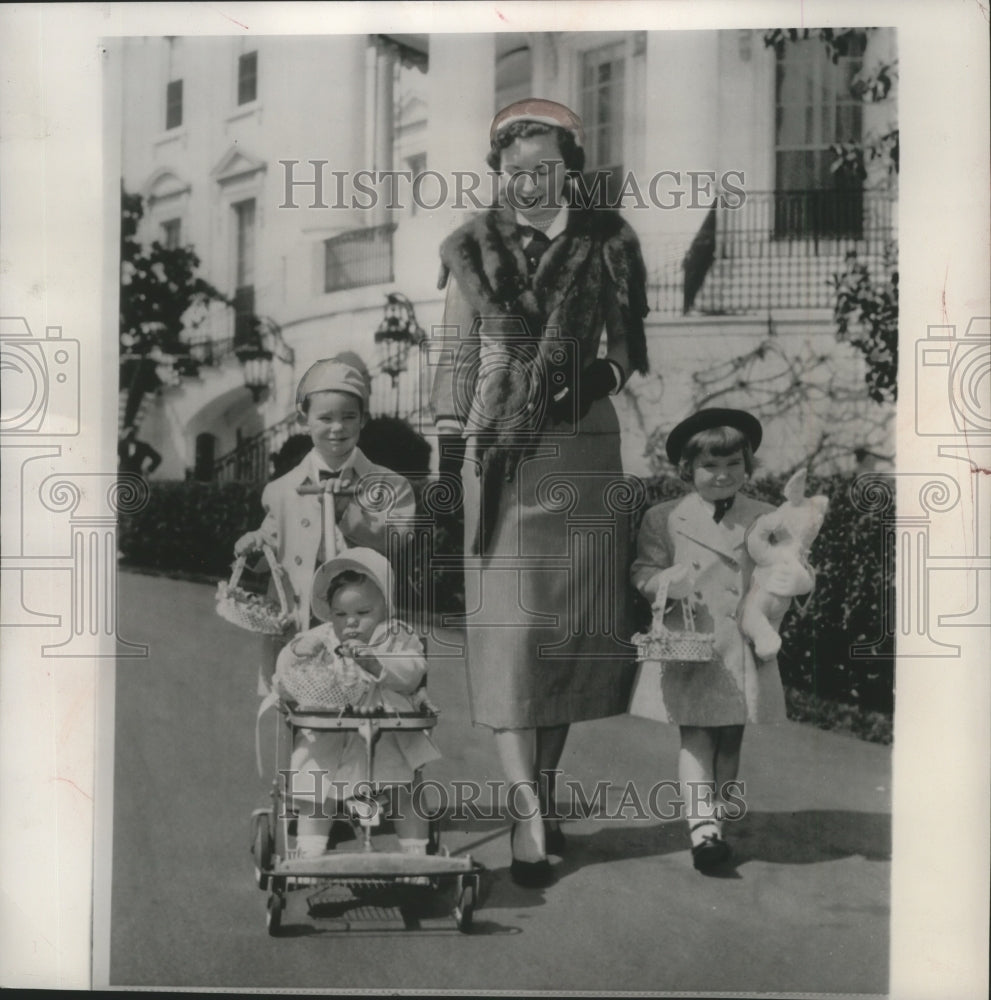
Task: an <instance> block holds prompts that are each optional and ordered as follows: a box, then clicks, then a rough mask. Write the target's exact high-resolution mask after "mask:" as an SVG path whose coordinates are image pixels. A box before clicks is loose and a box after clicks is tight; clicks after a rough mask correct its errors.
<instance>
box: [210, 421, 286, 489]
mask: <svg viewBox="0 0 991 1000" xmlns="http://www.w3.org/2000/svg"><path fill="white" fill-rule="evenodd" d="M299 430H300V428H299V423H298V422H297V420H296V414H295V413H290V414H289V416H288V417H286V418H285V419H284V420H280V421H279V422H278V423H277V424H273V425H272V426H271V427H267V428H266V429H265V430H263V431H262V432H261V433H259V434H256V435H254V437H250V438H248V439H247V440H245V441H242V442H241V444H240V445H238V447H237V448H235V449H234V450H233V451H229V452H228V453H227V454H226V455H222V456H221V457H220V458H218V459H217V461H216V462H215V463H214V465H213V478H214V479H215V480H216V481H217V482H220V483H229V482H251V483H264V482H267V481H268V480H269V479H270V478H271V476H272V471H273V470H272V463H271V456H272V455H274V454H276V453H277V452H278V451H279V449H280V448H281V447H282V446H283V445H284V444H285V443H286V441H288V440H289V438H290V437H292V435H293V434H297V433H299Z"/></svg>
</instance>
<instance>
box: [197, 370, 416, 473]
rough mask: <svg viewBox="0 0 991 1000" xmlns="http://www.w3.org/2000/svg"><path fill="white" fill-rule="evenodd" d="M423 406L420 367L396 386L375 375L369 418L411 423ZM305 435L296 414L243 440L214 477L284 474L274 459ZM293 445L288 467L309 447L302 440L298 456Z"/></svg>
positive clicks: (408, 372) (222, 461)
mask: <svg viewBox="0 0 991 1000" xmlns="http://www.w3.org/2000/svg"><path fill="white" fill-rule="evenodd" d="M423 403H424V401H423V399H422V398H421V392H420V367H419V366H418V365H411V366H410V368H409V369H407V370H406V371H404V372H402V373H401V374H400V375H399V376H398V378H397V380H396V383H395V384H393V381H392V378H391V376H389V375H387V374H386V373H384V372H381V371H373V372H372V386H371V398H370V400H369V404H368V412H369V415H370V416H372V417H377V416H389V417H393V416H395V417H402V418H403V419H406V420H412V418H414V417H417V416H418V415H419V414H420V411H421V409H422V407H423ZM414 422H415V421H414ZM303 434H304V432H303V431H302V429H301V428H300V426H299V424H298V423H297V421H296V415H295V414H294V413H291V414H290V415H289V416H288V417H286V418H285V419H283V420H280V421H279V422H278V423H276V424H273V425H272V426H271V427H268V428H266V429H265V430H263V431H262V432H261V433H259V434H256V435H255V436H254V437H250V438H248V439H247V440H245V441H242V442H241V444H240V445H238V447H237V448H235V449H233V450H232V451H230V452H228V453H227V454H226V455H222V456H221V457H220V458H219V459H217V460H216V462H214V464H213V472H212V475H213V478H214V479H215V480H217V481H218V482H222V483H226V482H234V481H238V482H254V483H264V482H267V481H268V480H269V479H271V478H272V476H273V475H276V474H281V471H285V470H282V469H277V468H275V462H274V461H273V456H275V455H277V454H278V453H279V451H280V449H281V448H282V447H283V446H284V445H285V444H286V442H288V441H289V439H290V438H291V437H293V435H301V436H302V435H303ZM294 446H295V442H294V443H293V454H292V455H287V456H286V463H288V464H287V468H289V467H291V466H292V465H295V464H296V462H297V461H298V460H299V458H302V452H303V451H308V450H309V448H310V445H309V442H308V441H302V440H301V441H300V454H299V455H298V456H296V452H295V448H294Z"/></svg>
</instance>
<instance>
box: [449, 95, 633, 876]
mask: <svg viewBox="0 0 991 1000" xmlns="http://www.w3.org/2000/svg"><path fill="white" fill-rule="evenodd" d="M490 141H491V149H490V152H489V155H488V163H489V165H490V166H491V167H492V169H493V170H496V171H499V173H500V192H501V197H500V203H499V204H498V205H497V206H495V207H493V208H491V209H489V210H487V211H486V212H484V213H482V214H480V215H478V216H476V217H475V218H473V219H472V220H471V221H469V222H467V223H466V224H465V225H463V226H462V227H461V228H459V229H458V230H456V231H455V232H454V233H452V234H451V235H450V236H449V237H448V238H447V239H446V240H445V241H444V243H443V244H442V246H441V251H440V255H441V261H442V267H441V281H440V287H444V286H445V285H446V287H447V300H446V305H445V313H444V330H443V340H442V341H441V342H440V344H439V348H440V350H439V351H438V353H437V354H436V355H435V357H436V358H437V359H438V360H439V361H440V362H441V363H440V364H439V366H438V369H437V374H436V376H435V379H434V385H433V390H432V405H433V412H434V417H435V420H436V421H437V425H438V429H439V430H440V432H441V434H442V439H441V456H442V462H441V474H442V477H444V476H445V475H447V476H449V475H451V474H452V473H453V472H454V469H455V468H458V470H459V471H460V473H461V476H462V485H463V488H464V494H463V502H464V509H465V522H466V523H465V547H466V560H465V606H466V609H467V617H466V630H467V647H468V648H467V665H468V687H469V699H470V705H471V712H472V719H473V721H474V722H476V723H479V724H482V725H485V726H489V727H490V728H492V729H493V730H494V731H495V739H496V745H497V748H498V752H499V756H500V760H501V762H502V766H503V769H504V772H505V776H506V778H507V781H508V785H509V789H510V795H509V808H510V812H511V814H512V815H513V817H514V819H516V820H517V822H516V823H514V826H513V835H512V838H511V850H512V856H513V860H512V865H511V868H510V873H511V875H512V877H513V879H514V880H515V881H516V882H517V883H519V884H522V885H527V886H542V885H547V884H549V883H550V881H552V879H553V873H552V869H551V866H550V864H549V862H548V860H547V855H548V854H549V853H551V854H558V855H560V854H561V853H563V851H564V836H563V834H562V832H561V829H560V826H559V825H558V823H557V820H556V819H555V815H556V810H555V783H554V778H555V776H556V774H557V773H558V772H557V767H558V762H559V760H560V758H561V754H562V751H563V749H564V744H565V740H566V738H567V735H568V727H569V725H570V724H571V723H572V722H578V721H581V720H584V719H595V718H602V717H604V716H608V715H616V714H619V713H622V712H625V711H626V708H627V703H628V699H629V693H630V687H631V684H632V677H633V663H632V659H631V648H630V647H629V646H628V645H627V644H626V643H625V642H624V641H623V640H622V638H621V637H622V636H624V635H629V631H628V628H629V622H628V598H629V592H628V590H627V588H626V579H627V577H628V570H629V564H630V561H631V554H630V552H629V530H628V529H629V523H628V517H629V513H630V511H631V510H632V508H633V506H634V505H635V502H636V500H637V498H638V497H639V490H638V488H637V486H636V484H635V483H634V482H632V481H631V480H628V479H626V478H625V477H624V476H623V472H622V466H621V462H620V438H619V422H618V420H617V417H616V412H615V410H614V408H613V404H612V402H611V401H610V398H609V397H610V396H612V395H615V394H616V393H617V392H619V391H620V389H622V387H623V384H624V382H625V380H626V378H627V375H628V374H629V373H631V372H633V371H639V372H641V373H645V372H646V370H647V351H646V343H645V338H644V328H643V318H644V316H645V315H646V313H647V303H646V290H645V283H646V278H645V269H644V264H643V259H642V257H641V253H640V246H639V242H638V240H637V238H636V235H635V234H634V232H633V230H632V229H631V228H630V227H629V225H627V224H626V223H625V222H624V221H623V220H622V219H621V218H620V216H619V215H618V214H617V213H616V212H615V211H612V210H608V209H604V208H601V207H595V206H590V205H588V204H587V198H586V199H582V198H581V197H579V196H580V195H581V194H582V193H583V192H582V191H581V190H580V189H579V188H577V187H576V186H575V182H574V178H575V177H576V176H578V175H579V172H580V171H581V169H582V166H583V164H584V150H583V148H582V146H583V142H584V134H583V129H582V123H581V120H580V119H579V118H578V116H577V115H575V114H574V113H573V112H571V111H570V110H569V109H568V108H566V107H564V106H563V105H560V104H556V103H555V102H553V101H544V100H539V99H534V98H530V99H527V100H525V101H519V102H517V103H515V104H512V105H510V106H509V107H507V108H504V109H503V110H502V111H501V112H499V114H498V115H496V117H495V119H494V120H493V123H492V128H491V132H490ZM594 190H595V189H594V188H593V191H594ZM584 193H585V194H586V195H587V193H588V192H587V190H586V191H585V192H584ZM583 200H584V201H586V204H581V202H582V201H583ZM603 331H605V334H606V336H605V344H604V351H603V350H602V349H601V348H602V347H603V344H602V341H603V336H602V334H603ZM600 355H601V356H600ZM445 432H446V433H449V434H453V435H454V436H453V437H447V438H445V437H444V436H443V435H444V434H445ZM452 442H460V447H459V446H457V444H456V445H455V447H453V448H452V447H451V445H452ZM452 456H454V457H453V459H452ZM462 456H463V468H462V467H461V464H462V463H461V457H462Z"/></svg>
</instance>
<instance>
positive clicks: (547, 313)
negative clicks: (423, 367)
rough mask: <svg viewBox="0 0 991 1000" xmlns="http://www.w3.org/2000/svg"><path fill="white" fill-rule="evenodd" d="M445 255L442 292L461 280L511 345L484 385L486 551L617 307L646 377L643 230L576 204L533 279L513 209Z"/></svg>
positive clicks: (481, 434)
mask: <svg viewBox="0 0 991 1000" xmlns="http://www.w3.org/2000/svg"><path fill="white" fill-rule="evenodd" d="M440 255H441V275H440V281H439V282H438V287H440V288H443V287H444V286H445V285H446V283H447V280H448V276H449V275H453V276H454V278H455V280H456V281H457V283H458V287H459V289H460V291H461V293H462V295H464V297H465V299H466V300H467V302H468V304H469V306H470V307H471V310H472V312H473V313H474V315H475V317H476V318H477V319H480V320H481V321H482V332H483V333H484V336H485V338H486V339H487V340H490V341H494V342H496V344H498V343H499V342H500V341H501V342H502V343H504V344H505V347H506V351H505V358H506V363H505V364H501V365H494V366H492V368H491V370H490V371H489V372H488V374H487V375H486V377H485V378H484V379H481V380H479V382H478V385H477V387H476V393H477V394H478V397H479V398H478V400H477V406H476V407H475V412H476V415H478V414H481V415H482V418H483V426H482V427H481V428H479V427H478V425H477V421H475V427H474V430H476V431H477V432H478V446H479V456H480V458H481V463H482V469H481V474H482V479H483V504H484V511H485V517H484V519H483V524H482V526H481V536H482V537H481V538H480V540H479V542H480V546H481V547H480V550H484V547H485V545H486V544H487V542H488V540H489V537H490V531H491V529H492V528H493V526H494V522H495V517H496V509H497V506H498V499H499V496H500V494H501V492H502V490H503V489H504V488H505V484H506V482H511V481H512V479H513V477H514V476H515V473H516V469H517V467H518V466H519V464H520V462H521V461H523V459H524V458H526V457H527V456H528V455H529V454H532V452H533V450H534V448H535V445H536V443H537V441H538V440H539V438H540V434H541V431H542V428H543V426H544V423H545V421H546V417H545V414H546V410H547V403H548V401H549V398H550V396H551V394H552V393H553V394H556V393H557V392H559V391H560V390H561V389H563V388H572V385H571V383H572V382H573V381H574V380H575V379H576V377H577V376H578V375H579V374H580V372H581V367H582V364H583V361H586V360H588V359H590V358H594V357H595V350H596V348H597V347H598V343H599V338H600V337H601V334H602V329H603V326H604V324H605V321H606V316H607V313H610V312H611V311H613V310H616V311H618V316H619V322H620V323H621V325H622V330H623V333H624V336H625V338H626V345H627V351H628V354H629V358H630V362H631V364H632V366H633V368H634V369H635V370H636V371H639V372H640V373H642V374H645V373H646V371H647V344H646V337H645V335H644V326H643V320H644V317H645V316H646V314H647V311H648V309H647V292H646V269H645V267H644V263H643V257H642V256H641V253H640V244H639V241H638V240H637V237H636V234H635V233H634V232H633V230H632V229H631V228H630V226H629V225H627V224H626V222H624V221H623V219H622V218H621V217H620V216H619V214H618V213H616V212H613V211H606V210H602V209H598V210H595V209H581V208H574V207H573V208H571V209H569V213H568V225H567V228H566V230H565V231H564V233H562V234H560V235H559V236H558V237H557V238H555V239H554V240H553V241H552V242H551V244H550V246H549V247H548V248H547V250H546V251H545V253H544V255H543V257H542V258H541V260H540V263H539V265H538V267H537V270H536V273H535V274H534V276H533V280H532V281H530V280H528V277H527V264H526V258H525V257H524V255H523V249H522V246H521V242H520V239H519V236H518V232H517V224H516V220H515V215H514V213H513V212H512V211H511V210H510V209H508V208H506V207H501V208H495V209H491V210H489V211H487V212H484V213H482V214H480V215H478V216H476V217H475V218H473V219H471V220H470V221H469V222H467V223H465V225H463V226H461V227H460V228H459V229H457V230H456V231H455V232H453V233H452V234H451V235H450V236H448V237H447V239H445V240H444V242H443V243H442V244H441V249H440ZM466 334H467V331H463V332H462V334H461V335H462V336H466ZM576 344H577V352H578V355H577V357H576V356H575V350H574V348H575V345H576ZM562 346H563V347H564V348H565V349H564V350H563V351H562V349H561V348H562Z"/></svg>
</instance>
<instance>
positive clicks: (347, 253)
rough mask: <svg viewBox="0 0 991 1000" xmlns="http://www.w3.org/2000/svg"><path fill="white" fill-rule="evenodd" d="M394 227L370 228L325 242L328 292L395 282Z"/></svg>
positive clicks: (325, 268)
mask: <svg viewBox="0 0 991 1000" xmlns="http://www.w3.org/2000/svg"><path fill="white" fill-rule="evenodd" d="M395 228H396V227H395V225H393V224H388V225H384V226H369V227H368V228H365V229H355V230H353V231H352V232H349V233H343V234H342V235H340V236H333V237H331V238H330V239H329V240H324V244H323V246H324V278H323V290H324V291H325V292H340V291H343V290H344V289H346V288H361V287H363V286H365V285H381V284H385V283H387V282H390V281H392V280H393V268H392V234H393V232H394V231H395Z"/></svg>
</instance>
